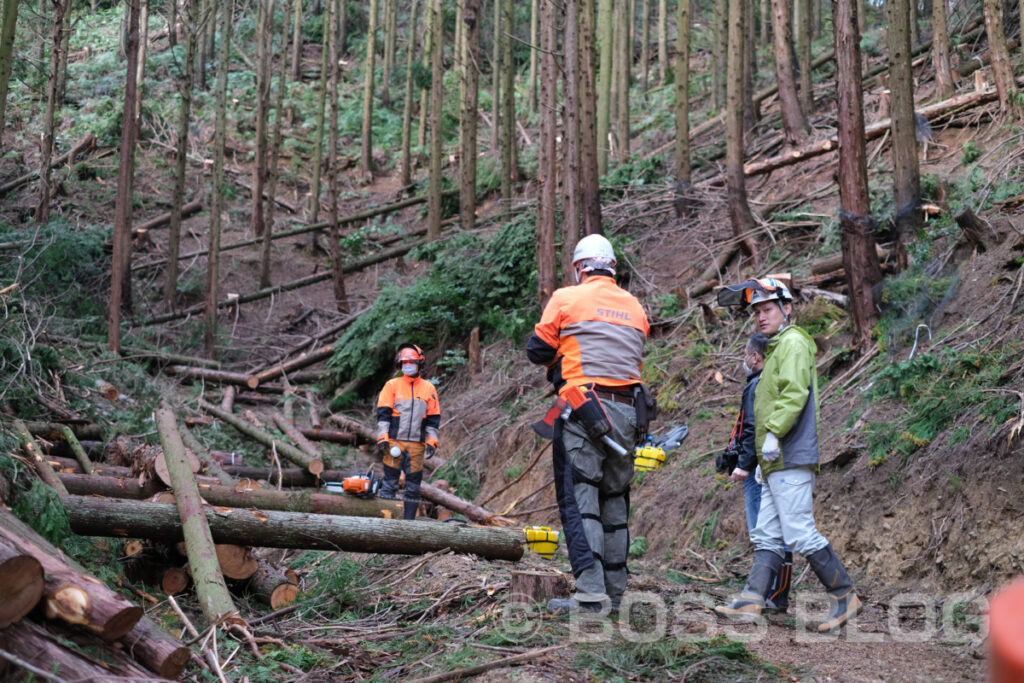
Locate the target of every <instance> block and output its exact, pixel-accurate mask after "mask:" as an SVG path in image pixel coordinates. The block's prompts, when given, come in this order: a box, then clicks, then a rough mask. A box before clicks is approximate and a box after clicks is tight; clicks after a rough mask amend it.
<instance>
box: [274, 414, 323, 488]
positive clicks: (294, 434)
mask: <svg viewBox="0 0 1024 683" xmlns="http://www.w3.org/2000/svg"><path fill="white" fill-rule="evenodd" d="M272 417H273V418H274V424H276V425H277V428H278V429H280V430H281V431H282V432H284V435H285V436H287V437H288V438H289V439H291V440H292V441H294V442H295V445H296V446H297V447H298V448H299V450H300V451H302V452H303V453H305V454H306V455H308V456H309V457H310V460H309V461H307V462H306V463H301V462H298V463H295V464H297V465H302V466H304V467H305V468H306V469H307V470H308V471H309V473H310V474H313V475H317V474H320V473H321V472H323V471H324V463H323V460H321V459H320V453H319V451H317V449H316V446H314V445H313V443H312V442H311V441H310V440H309V439H307V438H306V437H305V436H303V434H302V432H300V431H299V430H298V429H296V427H295V425H294V424H292V423H291V421H289V420H288V418H286V417H285V416H284V415H282V414H281V413H274V414H273V416H272ZM293 462H294V461H293Z"/></svg>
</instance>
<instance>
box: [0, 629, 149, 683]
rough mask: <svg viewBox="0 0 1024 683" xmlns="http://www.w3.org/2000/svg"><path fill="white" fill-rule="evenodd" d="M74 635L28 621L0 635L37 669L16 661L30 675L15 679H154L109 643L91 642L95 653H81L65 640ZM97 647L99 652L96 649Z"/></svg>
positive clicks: (10, 649) (23, 660)
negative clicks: (52, 631) (51, 630)
mask: <svg viewBox="0 0 1024 683" xmlns="http://www.w3.org/2000/svg"><path fill="white" fill-rule="evenodd" d="M54 630H55V631H59V629H54ZM71 635H73V634H63V633H59V632H57V633H53V634H50V633H48V632H47V629H45V628H43V626H41V625H40V624H36V623H34V622H31V621H28V620H24V621H22V622H21V623H19V624H17V625H14V626H10V627H8V628H6V629H5V630H4V631H3V633H2V636H0V638H2V639H3V641H4V650H6V651H7V652H10V653H11V654H12V655H14V656H15V657H17V658H18V659H19V660H20V661H21V662H22V663H24V664H25V665H27V666H30V667H33V669H34V670H32V669H24V668H23V667H21V666H18V663H17V662H15V663H14V664H15V666H18V668H21V669H22V670H23V671H25V673H26V674H29V675H26V676H24V677H23V678H19V677H15V678H14V680H23V679H24V680H38V679H43V680H47V679H44V678H43V675H47V676H51V677H53V678H50V679H49V680H53V681H109V680H115V679H116V680H130V681H148V680H152V678H153V676H152V675H151V674H150V673H149V672H148V671H146V670H145V669H144V668H143V667H141V666H139V665H138V664H136V663H135V662H134V661H132V660H131V659H130V658H129V657H128V656H126V655H125V654H124V653H122V652H120V651H118V650H115V649H113V648H111V647H110V646H109V645H108V646H98V644H92V643H90V644H89V649H90V650H93V651H94V653H91V654H90V656H88V657H86V656H84V655H80V654H78V653H77V652H75V651H73V650H72V649H71V648H69V647H67V645H65V643H64V639H65V638H67V637H69V636H71ZM97 648H98V650H99V652H95V651H96V650H97ZM31 674H34V675H31ZM5 680H6V679H5Z"/></svg>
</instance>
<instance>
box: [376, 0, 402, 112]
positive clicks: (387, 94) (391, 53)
mask: <svg viewBox="0 0 1024 683" xmlns="http://www.w3.org/2000/svg"><path fill="white" fill-rule="evenodd" d="M397 23H398V0H384V73H383V74H381V86H382V87H381V91H380V102H381V104H382V105H384V106H385V107H390V106H391V74H392V72H393V71H394V70H395V32H396V25H397Z"/></svg>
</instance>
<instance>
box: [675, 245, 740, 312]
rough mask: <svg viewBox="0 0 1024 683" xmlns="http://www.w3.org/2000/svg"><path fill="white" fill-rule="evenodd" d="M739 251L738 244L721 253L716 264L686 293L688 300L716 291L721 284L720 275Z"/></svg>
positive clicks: (701, 275) (716, 259) (716, 258)
mask: <svg viewBox="0 0 1024 683" xmlns="http://www.w3.org/2000/svg"><path fill="white" fill-rule="evenodd" d="M739 249H740V247H739V245H738V244H736V245H733V246H731V247H729V248H727V249H722V250H721V251H719V252H718V255H717V256H716V257H715V261H714V263H712V264H711V265H709V266H708V267H707V268H705V269H704V272H703V273H701V274H700V276H699V277H698V278H697V281H696V283H694V286H693V289H691V290H690V291H688V292H687V293H686V296H687V298H690V299H696V298H697V297H699V296H704V295H705V294H707V293H708V292H710V291H711V290H712V289H714V287H715V286H716V285H719V284H721V283H720V282H719V279H718V277H719V274H720V273H721V272H722V271H723V270H725V267H726V266H727V265H729V261H731V260H732V257H733V256H735V255H736V252H737V251H739Z"/></svg>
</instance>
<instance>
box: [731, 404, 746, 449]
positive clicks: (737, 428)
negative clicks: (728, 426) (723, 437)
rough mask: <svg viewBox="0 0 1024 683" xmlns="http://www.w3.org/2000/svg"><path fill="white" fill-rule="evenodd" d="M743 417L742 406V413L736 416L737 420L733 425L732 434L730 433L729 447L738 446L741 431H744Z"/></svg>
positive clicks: (741, 409)
mask: <svg viewBox="0 0 1024 683" xmlns="http://www.w3.org/2000/svg"><path fill="white" fill-rule="evenodd" d="M743 418H744V409H743V408H740V414H739V415H737V416H736V422H735V423H734V424H733V426H732V434H730V435H729V448H732V449H734V448H736V446H737V445H738V444H737V443H736V440H737V439H739V438H740V433H741V432H742V431H743Z"/></svg>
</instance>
